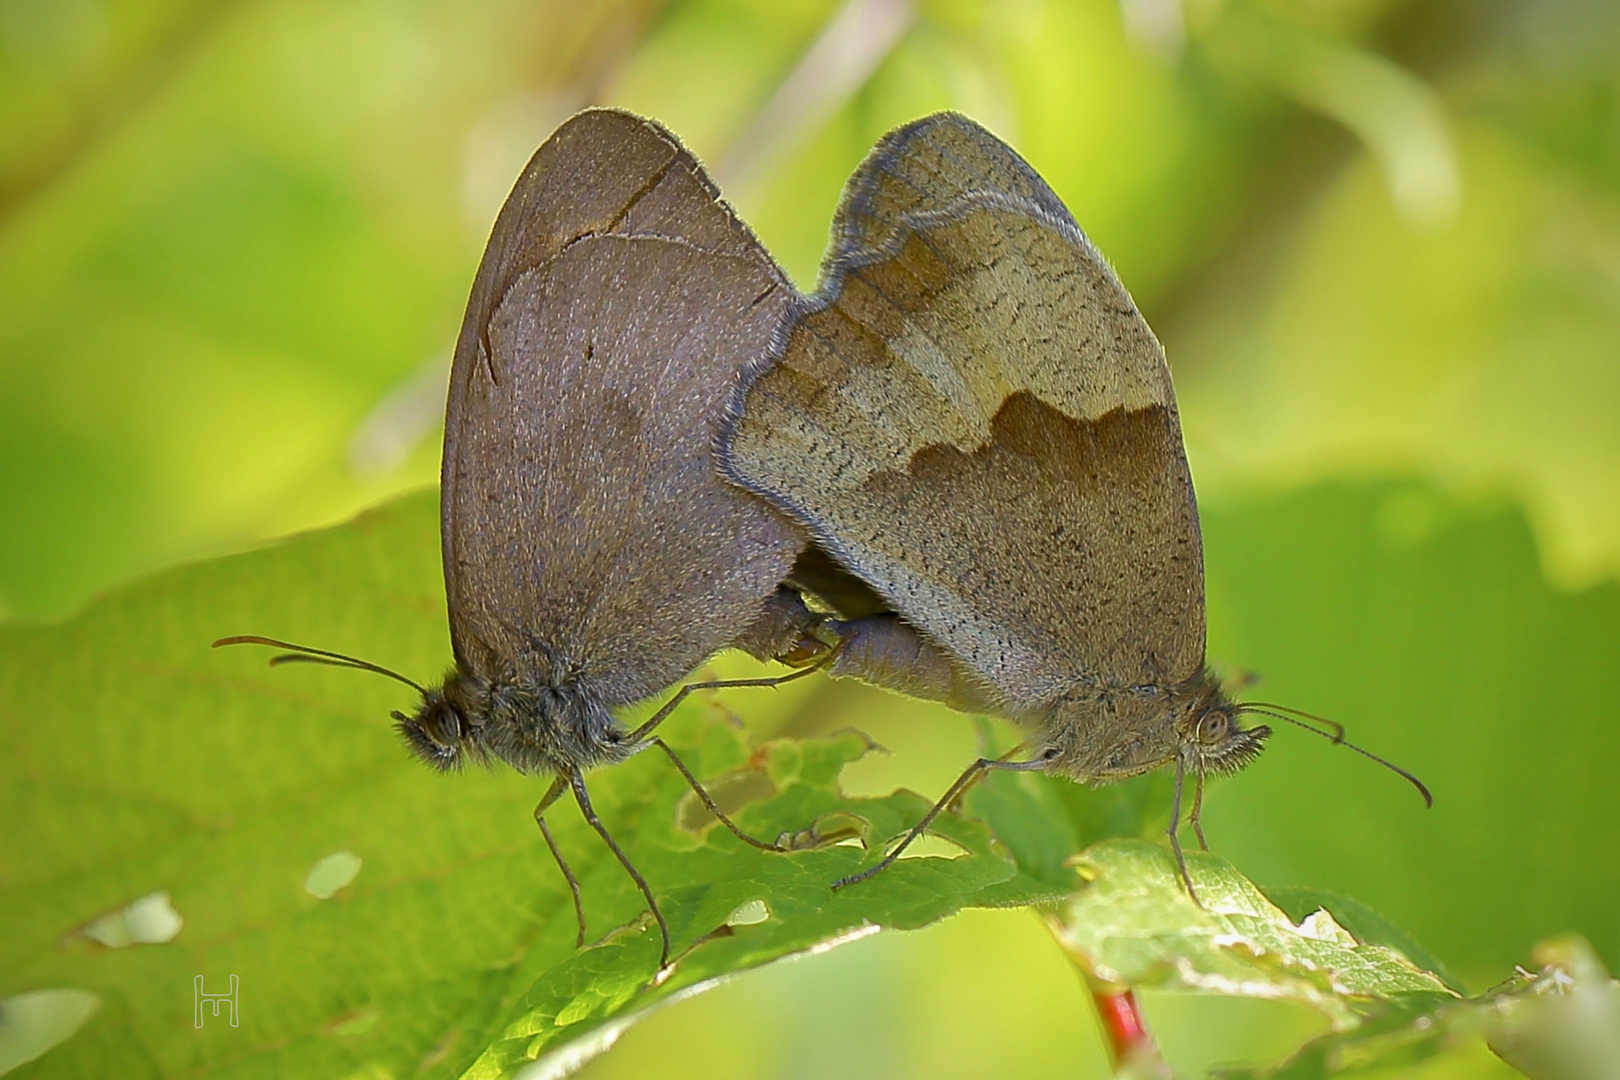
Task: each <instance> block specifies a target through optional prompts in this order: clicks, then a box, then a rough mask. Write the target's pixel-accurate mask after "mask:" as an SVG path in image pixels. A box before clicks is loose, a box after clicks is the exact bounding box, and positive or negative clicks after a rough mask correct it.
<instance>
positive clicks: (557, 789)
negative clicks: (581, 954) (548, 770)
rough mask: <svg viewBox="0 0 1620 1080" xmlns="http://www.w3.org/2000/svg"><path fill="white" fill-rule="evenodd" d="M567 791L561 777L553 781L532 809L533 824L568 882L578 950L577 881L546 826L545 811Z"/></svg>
mask: <svg viewBox="0 0 1620 1080" xmlns="http://www.w3.org/2000/svg"><path fill="white" fill-rule="evenodd" d="M567 790H568V784H567V783H566V782H565V781H564V780H563V778H562V777H560V776H559V777H557V779H555V780H553V781H552V782H551V787H550V788H549V789H547V791H546V793H545V795H544V796H542V797H541V799H540V805H539V806H536V807H535V808H534V823H535V824H536V825H538V826H540V835H541V836H543V837H545V840H546V847H548V848H550V849H551V857H552V858H553V859H556V860H557V869H559V870H561V871H562V875H563V880H564V881H566V882H568V891H569V892H571V893H573V894H574V921H576V922H577V923H579V934H578V935H577V936H575V938H574V948H576V949H579V948H583V947H584V945H585V905H584V904H583V903H581V902H580V898H579V879H578V878H576V877H574V872H573V871H572V870H570V869H568V860H567V859H564V858H563V856H562V849H560V848H559V847H557V841H556V840H554V839H553V838H552V836H551V829H550V827H549V826H547V825H546V811H547V810H549V809H551V804H552V803H554V802H556V801H557V800H558V799H559V798H561V797H562V793H563V792H564V791H567Z"/></svg>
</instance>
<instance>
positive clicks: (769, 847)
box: [647, 735, 788, 851]
mask: <svg viewBox="0 0 1620 1080" xmlns="http://www.w3.org/2000/svg"><path fill="white" fill-rule="evenodd" d="M647 741H648V742H650V743H652V744H653V745H654V746H656V747H658V749H660V750H662V751H663V752H664V753H665V754H667V755H668V756H669V760H670V761H672V762H674V764H675V767H676V768H677V769H679V770H680V771H681V775H682V776H684V777H686V782H687V783H688V784H690V785H692V790H693V791H695V792H697V797H698V798H699V799H701V800H703V805H704V806H706V807H708V808H709V813H711V814H713V815H714V816H715V817H717V818H719V819H720V824H722V825H724V826H725V827H726V828H728V829H730V830H731V835H733V836H735V837H736V838H737V839H739V840H741V841H742V842H743V843H745V844H751V845H753V846H754V847H757V848H759V849H760V850H761V851H787V850H788V849H787V848H785V847H782V846H781V845H780V844H767V843H766V842H765V841H763V840H756V839H754V838H753V837H752V836H749V835H748V834H747V833H745V832H743V831H742V830H741V829H739V828H738V827H737V824H736V822H734V821H732V820H731V819H730V818H729V817H727V816H726V815H725V812H724V811H723V810H721V809H720V807H719V806H718V805H717V804H716V803H715V801H714V797H713V796H711V795H710V794H709V793H708V792H707V791H706V790H704V787H703V785H702V784H700V783H698V778H697V777H695V776H693V775H692V770H691V769H688V768H687V767H686V762H684V761H682V760H681V759H680V758H678V757H676V756H675V751H673V750H671V749H670V748H669V744H668V743H666V742H665V741H664V740H663V739H660V738H659V737H658V736H656V735H654V736H653V737H652V738H650V739H648V740H647Z"/></svg>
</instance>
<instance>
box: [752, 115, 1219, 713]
mask: <svg viewBox="0 0 1620 1080" xmlns="http://www.w3.org/2000/svg"><path fill="white" fill-rule="evenodd" d="M834 238H835V243H834V247H833V250H832V251H831V253H830V254H829V256H828V259H827V262H826V264H825V266H824V268H823V277H822V285H821V290H820V292H819V293H818V294H817V296H816V297H814V298H813V299H811V300H809V301H805V302H802V303H800V304H799V305H797V306H796V308H795V311H794V313H793V317H792V322H791V323H790V325H789V328H788V331H787V332H786V333H785V334H784V335H783V336H782V337H781V338H780V339H779V340H778V342H777V344H776V346H775V350H774V351H775V355H776V356H777V357H778V362H777V364H776V365H775V366H774V367H772V368H770V369H768V370H767V371H765V372H764V373H763V374H761V375H760V376H759V377H758V378H757V379H756V380H755V381H754V382H753V383H752V385H751V386H749V387H747V388H745V389H746V393H745V394H744V395H743V396H742V397H741V400H740V404H739V406H738V408H737V410H736V412H737V415H736V416H735V417H734V419H733V420H732V421H731V422H730V423H729V426H728V430H727V432H726V433H725V435H724V436H723V447H724V448H723V450H722V460H723V468H725V470H726V471H727V474H728V475H729V476H731V477H732V478H733V479H735V480H736V481H737V482H739V483H741V484H743V485H744V486H746V487H748V488H750V489H751V490H754V491H756V492H759V493H760V494H762V495H764V496H766V497H767V498H769V499H770V500H771V501H772V502H773V503H775V504H776V505H778V506H780V507H781V508H783V509H784V510H786V511H787V512H788V513H789V514H791V515H792V516H793V517H795V518H796V519H797V520H799V521H800V522H802V523H804V524H805V525H806V526H807V527H808V528H809V529H810V531H811V532H812V533H813V534H814V535H815V536H816V537H817V538H818V539H819V540H820V541H821V543H822V544H823V545H824V546H825V547H826V548H827V550H828V551H830V552H831V553H832V554H833V556H834V557H835V558H837V559H838V560H839V561H840V562H841V563H842V564H843V565H844V566H846V567H848V568H849V569H850V570H851V571H852V572H854V573H855V574H856V575H857V576H859V577H861V578H862V579H864V580H865V581H866V582H867V583H868V584H870V585H871V586H872V587H873V588H875V589H876V590H877V591H878V592H879V593H880V594H881V595H882V596H883V598H884V599H885V600H886V601H887V602H888V603H889V605H890V606H892V608H893V609H894V610H895V611H896V612H898V613H900V614H901V615H902V616H904V617H905V618H906V619H907V620H908V621H909V622H911V623H912V624H913V625H915V626H917V627H919V628H921V629H922V630H923V631H924V632H925V633H926V634H928V635H929V636H931V637H932V638H933V639H934V640H936V641H938V642H940V643H942V644H943V645H944V646H945V647H946V648H947V649H948V650H949V651H950V652H951V653H953V654H954V655H955V656H956V657H957V658H958V659H960V660H961V661H962V662H964V663H965V664H966V665H967V666H968V668H969V669H970V670H972V671H973V672H975V673H976V674H977V675H978V676H979V677H980V678H983V679H984V680H986V681H987V682H988V683H989V684H990V685H991V686H993V687H994V688H995V690H996V691H997V692H998V693H999V694H1000V695H1002V696H1003V698H1004V699H1005V700H1006V702H1007V704H1008V705H1009V707H1010V708H1011V709H1012V710H1013V711H1015V712H1016V711H1020V710H1023V709H1026V708H1031V709H1032V708H1036V707H1038V706H1040V705H1042V704H1044V703H1047V702H1050V701H1051V700H1052V699H1054V698H1055V697H1056V696H1057V695H1060V694H1062V693H1063V692H1065V691H1069V690H1073V689H1074V688H1076V687H1081V686H1089V685H1097V684H1100V683H1101V684H1123V685H1135V684H1139V683H1144V682H1153V683H1162V682H1164V681H1166V680H1173V679H1177V678H1181V677H1185V676H1187V675H1190V674H1192V673H1193V672H1196V671H1197V670H1198V669H1199V667H1200V665H1201V664H1202V662H1203V653H1204V592H1203V564H1202V553H1201V547H1200V542H1199V534H1198V513H1197V508H1196V506H1195V505H1194V502H1193V492H1192V483H1191V480H1190V478H1189V475H1188V471H1187V463H1186V457H1185V454H1184V453H1183V451H1182V446H1181V431H1180V423H1179V420H1178V418H1177V416H1176V406H1175V395H1174V392H1173V390H1172V389H1171V385H1170V373H1169V369H1168V367H1167V366H1166V364H1165V360H1164V353H1163V352H1162V350H1161V349H1160V348H1159V344H1158V342H1157V341H1156V340H1155V339H1154V337H1153V334H1152V332H1151V331H1150V330H1149V329H1148V327H1147V324H1146V322H1144V321H1143V319H1142V317H1141V315H1140V314H1139V313H1138V312H1137V310H1136V306H1135V305H1134V304H1133V303H1132V302H1131V298H1130V296H1129V295H1128V294H1127V293H1126V292H1125V289H1124V288H1123V287H1122V286H1121V285H1120V284H1119V281H1118V279H1117V278H1115V276H1114V274H1113V272H1112V271H1111V270H1110V269H1109V267H1108V265H1107V263H1106V262H1105V261H1104V260H1103V258H1102V257H1101V256H1100V255H1099V254H1098V253H1097V251H1096V249H1094V248H1093V247H1092V246H1091V244H1090V242H1089V241H1087V239H1086V238H1085V236H1084V235H1083V234H1082V233H1081V232H1080V230H1079V229H1078V228H1077V227H1076V226H1075V224H1074V222H1073V220H1072V219H1071V218H1070V217H1069V214H1068V212H1067V211H1066V210H1065V209H1064V208H1063V205H1062V203H1061V202H1060V201H1059V200H1058V199H1057V196H1056V195H1054V194H1053V193H1052V192H1051V190H1050V189H1049V188H1048V187H1047V186H1046V184H1045V183H1044V182H1043V181H1042V180H1041V179H1040V177H1039V176H1038V175H1037V174H1036V173H1035V171H1034V170H1033V169H1031V168H1030V167H1029V166H1028V165H1027V164H1025V163H1024V161H1023V160H1022V159H1021V158H1019V157H1018V155H1017V154H1015V153H1014V152H1013V151H1012V150H1011V149H1009V148H1008V147H1007V146H1006V145H1005V144H1003V143H1001V142H1000V141H999V140H997V139H996V138H995V137H994V136H993V135H991V134H990V133H989V132H987V131H985V130H984V129H983V128H981V127H979V126H978V125H977V124H974V123H973V122H972V121H970V120H967V119H965V118H963V117H960V116H956V115H953V114H940V115H936V116H933V117H929V118H927V119H924V120H921V121H918V122H916V123H914V124H911V125H908V126H906V127H903V128H900V129H898V130H897V131H895V132H893V133H891V134H890V135H889V136H887V137H886V138H885V139H884V140H883V141H882V142H881V143H879V144H878V146H877V148H876V149H875V150H874V151H873V152H872V154H871V155H870V156H869V157H868V158H867V159H866V162H865V163H864V164H863V165H862V166H861V168H860V169H859V170H858V171H857V172H856V174H855V176H854V177H853V178H852V179H851V180H850V182H849V185H848V187H847V188H846V189H845V195H844V204H843V206H842V208H841V209H840V211H839V214H838V219H837V223H836V225H835V228H834Z"/></svg>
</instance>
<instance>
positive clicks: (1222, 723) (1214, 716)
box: [1198, 709, 1232, 746]
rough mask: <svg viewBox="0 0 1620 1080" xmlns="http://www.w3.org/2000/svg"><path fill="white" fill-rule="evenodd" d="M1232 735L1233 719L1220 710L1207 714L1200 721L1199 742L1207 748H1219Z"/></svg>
mask: <svg viewBox="0 0 1620 1080" xmlns="http://www.w3.org/2000/svg"><path fill="white" fill-rule="evenodd" d="M1231 735H1232V718H1231V717H1230V716H1228V715H1227V714H1226V713H1224V712H1222V711H1220V710H1219V709H1212V710H1210V711H1209V712H1207V713H1205V714H1204V715H1203V717H1202V718H1201V719H1200V720H1199V721H1198V741H1199V742H1201V743H1203V744H1204V745H1205V746H1219V745H1220V744H1221V743H1223V742H1225V741H1226V740H1227V739H1229V738H1231Z"/></svg>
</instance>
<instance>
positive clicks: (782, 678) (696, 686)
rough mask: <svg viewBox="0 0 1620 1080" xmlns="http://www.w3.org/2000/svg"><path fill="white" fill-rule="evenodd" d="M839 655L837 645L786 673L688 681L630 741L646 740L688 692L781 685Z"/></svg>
mask: <svg viewBox="0 0 1620 1080" xmlns="http://www.w3.org/2000/svg"><path fill="white" fill-rule="evenodd" d="M837 655H838V647H836V646H835V647H833V648H831V649H828V650H827V652H826V653H825V654H824V655H823V656H822V657H820V658H819V659H818V660H817V661H816V662H815V663H814V664H811V665H810V666H808V667H802V668H800V669H799V670H797V671H792V672H789V673H788V674H786V675H773V676H771V677H769V678H764V679H711V680H710V681H708V682H694V683H687V684H686V685H685V686H683V687H681V688H680V689H679V690H677V691H675V696H674V697H672V698H670V699H669V700H668V701H666V702H664V704H663V707H662V708H660V709H659V710H658V711H657V712H655V713H653V714H652V716H651V717H650V718H649V719H648V720H647V722H646V723H644V724H642V725H641V726H640V727H638V728H636V730H634V731H632V732H631V733H630V735H629V736H628V741H629V742H631V743H639V742H642V741H643V740H645V739H646V738H647V736H649V735H651V734H652V733H653V729H654V728H656V727H657V726H658V725H659V724H662V723H663V722H664V721H665V720H666V719H668V718H669V714H670V713H672V712H674V711H675V706H677V705H679V704H680V703H681V702H683V701H685V700H686V695H688V694H691V693H695V692H696V691H698V690H725V689H729V688H731V687H736V686H781V685H782V684H783V683H790V682H792V681H793V680H794V679H802V678H804V677H805V676H806V675H810V674H813V673H814V672H817V671H820V670H821V669H822V668H824V667H826V666H827V665H828V664H830V663H832V661H833V659H834V658H835V657H836V656H837Z"/></svg>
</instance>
